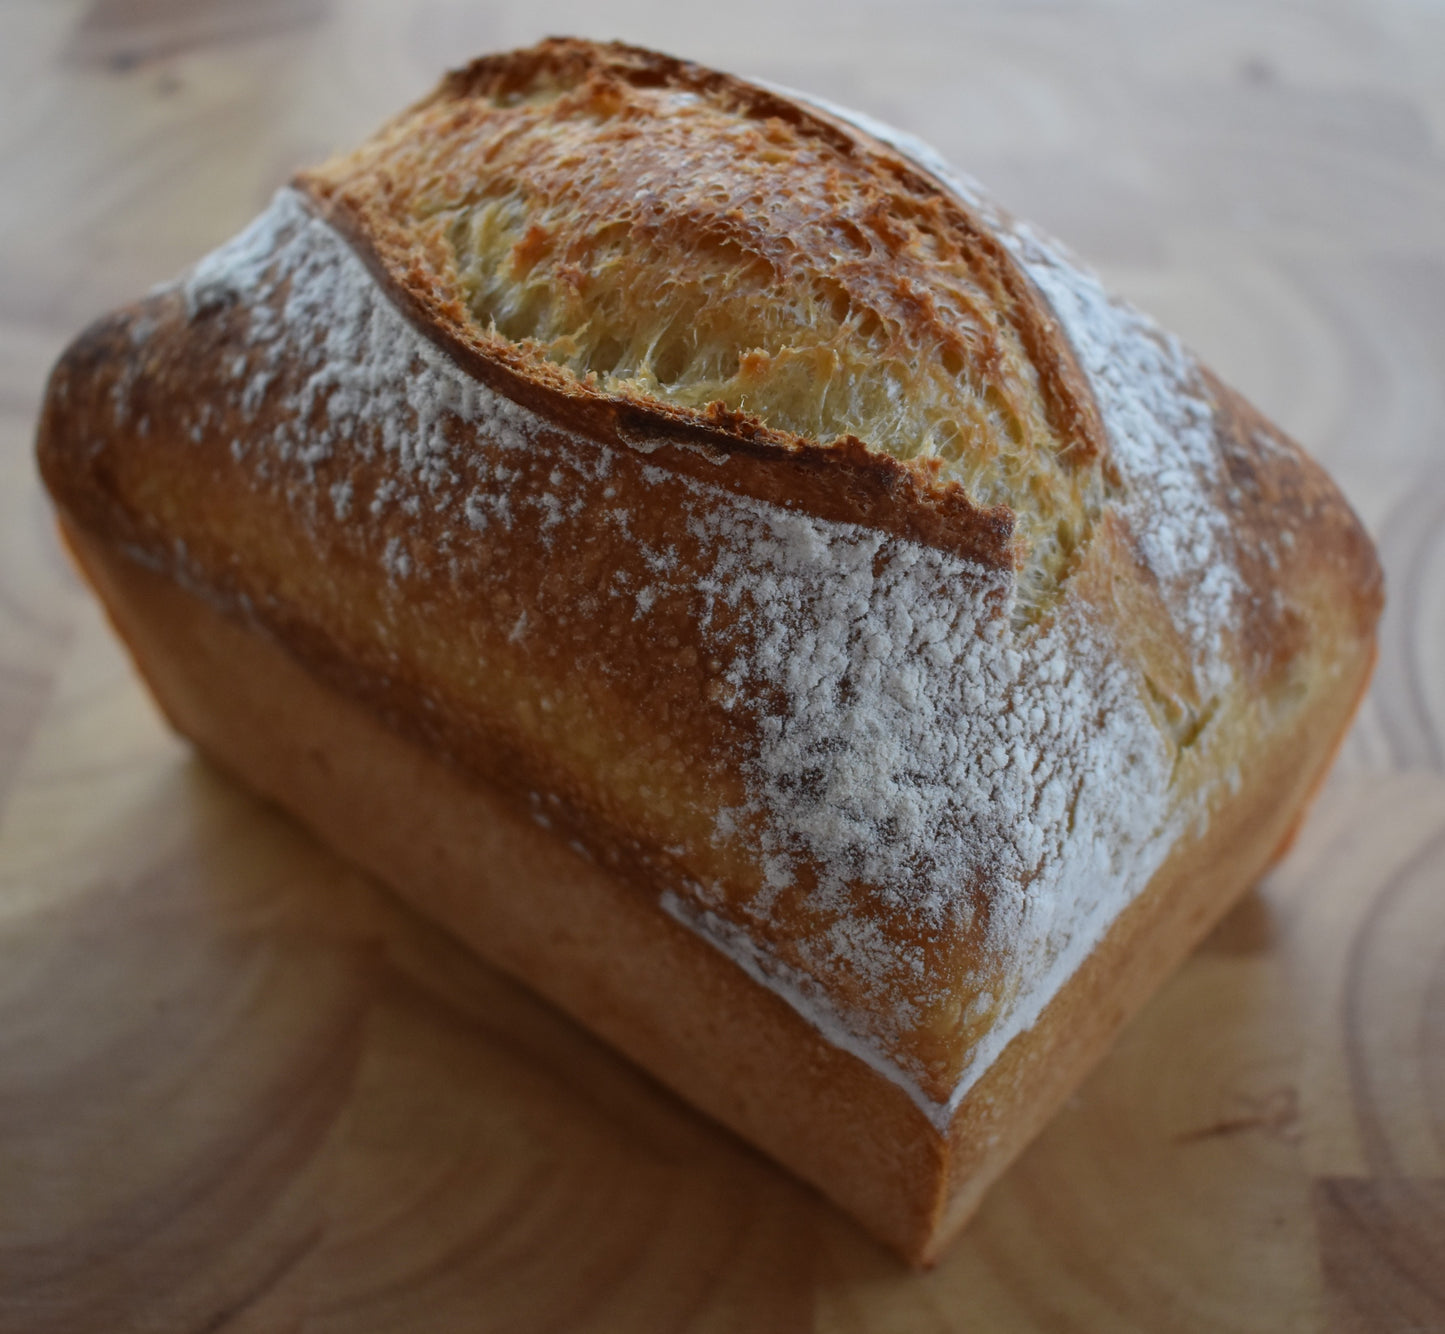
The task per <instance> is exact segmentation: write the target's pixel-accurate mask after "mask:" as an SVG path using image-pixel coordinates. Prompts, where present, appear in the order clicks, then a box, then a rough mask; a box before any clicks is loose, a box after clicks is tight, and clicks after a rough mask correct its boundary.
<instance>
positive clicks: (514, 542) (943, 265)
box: [40, 41, 1380, 1124]
mask: <svg viewBox="0 0 1445 1334" xmlns="http://www.w3.org/2000/svg"><path fill="white" fill-rule="evenodd" d="M40 452H41V463H42V468H43V471H44V474H45V477H46V480H47V482H48V484H49V485H50V487H51V489H52V491H53V492H54V494H55V495H56V497H57V499H58V501H59V502H60V504H61V505H62V506H63V507H64V508H65V509H66V510H67V511H68V512H69V513H70V514H71V516H72V517H73V518H74V519H75V520H76V521H77V522H80V523H82V524H83V525H84V526H85V527H86V528H87V529H88V530H90V531H91V532H93V533H95V534H97V535H99V536H102V537H104V538H106V539H108V540H110V541H111V542H113V543H115V544H117V545H119V546H121V547H123V548H124V549H125V550H127V551H128V552H130V553H131V554H132V555H134V556H135V557H136V558H137V559H140V560H144V561H146V562H148V563H150V564H153V565H156V566H159V567H162V568H164V569H166V570H169V571H170V572H172V573H173V574H174V575H175V577H177V578H179V579H182V580H183V581H185V582H186V583H187V585H188V586H190V587H192V588H193V589H195V590H197V591H198V592H201V593H203V594H204V595H206V596H208V597H211V598H213V599H214V600H216V601H217V602H218V603H219V604H220V605H222V606H223V607H225V608H226V609H227V610H228V611H229V612H230V613H231V614H233V615H235V616H237V617H240V618H243V619H246V620H248V621H250V622H251V623H253V624H254V625H256V626H257V627H258V628H260V629H262V630H263V631H265V632H266V633H269V634H271V635H273V636H275V637H276V638H277V639H278V640H279V641H280V642H282V643H283V644H285V645H286V646H287V648H288V649H289V650H290V651H291V652H292V653H293V654H295V655H296V656H297V657H298V658H299V659H300V660H301V661H303V662H304V663H306V665H307V666H308V667H310V668H311V669H312V670H313V671H315V672H316V673H318V674H319V675H320V676H322V677H323V678H324V679H326V680H327V681H329V682H330V683H332V684H333V685H334V686H336V688H338V689H341V690H344V691H346V692H347V693H349V694H350V695H352V696H353V697H355V698H357V699H359V700H361V701H362V702H364V703H366V704H367V705H368V706H370V707H372V708H374V709H375V710H376V711H377V712H378V713H379V714H380V715H381V716H382V717H384V718H386V719H387V721H388V722H389V723H391V725H393V726H395V727H396V728H397V729H398V730H401V731H403V732H404V733H406V734H408V735H412V736H414V737H416V738H417V739H418V740H419V741H422V742H423V743H425V744H427V745H429V746H431V747H433V748H434V749H436V750H437V751H439V752H440V753H442V754H444V755H446V756H447V757H448V758H449V759H450V760H452V762H454V763H455V764H456V765H457V766H458V767H459V769H461V770H463V771H464V772H466V773H467V774H469V775H471V776H473V777H475V778H476V779H477V780H479V781H483V782H487V783H490V784H493V785H494V786H495V787H497V788H498V789H499V790H501V791H503V792H504V793H506V794H508V795H509V796H510V797H511V798H512V799H513V800H515V801H516V803H517V805H518V808H519V809H522V810H525V811H526V812H528V813H529V814H530V816H531V817H532V818H534V819H536V820H537V821H539V822H540V823H543V824H545V825H547V826H548V827H551V828H553V829H555V830H556V831H557V832H558V834H559V836H560V837H564V838H567V839H568V840H570V841H571V842H572V843H573V845H574V846H575V847H576V848H577V849H578V851H579V853H580V854H581V855H584V856H588V857H592V858H595V859H596V860H598V861H600V862H601V863H603V864H604V865H608V866H611V867H614V868H616V869H617V871H618V872H619V873H620V874H622V875H623V876H625V877H626V878H628V879H630V880H631V881H633V882H634V883H635V884H637V885H638V887H639V891H640V892H645V893H650V894H653V895H655V896H657V898H658V900H659V901H660V902H661V904H662V905H663V907H664V908H665V909H666V910H667V911H668V912H670V913H672V914H673V915H674V916H675V917H677V918H678V919H679V920H680V921H682V922H684V923H685V924H686V925H688V926H689V927H690V928H691V929H694V930H696V931H699V932H701V933H702V934H703V935H705V936H706V937H707V938H708V939H709V940H711V941H712V942H713V943H715V944H716V945H718V946H719V948H722V949H724V950H726V951H727V952H728V953H729V954H730V955H732V957H733V958H735V959H736V960H737V962H738V963H739V965H740V966H742V967H743V968H745V969H747V970H748V971H749V972H750V973H752V975H753V976H754V977H755V978H757V979H758V980H759V981H760V982H762V983H763V984H764V985H767V986H769V987H771V988H772V989H774V990H775V991H777V992H778V993H779V994H780V995H782V996H784V998H785V999H787V1000H788V1002H789V1003H790V1004H792V1005H793V1006H794V1007H795V1008H797V1009H798V1010H799V1011H800V1012H802V1013H803V1014H805V1015H806V1016H807V1017H809V1018H810V1019H811V1020H813V1021H814V1022H815V1023H816V1024H817V1025H818V1026H819V1027H820V1028H821V1029H822V1030H823V1031H824V1032H825V1033H826V1034H827V1035H828V1036H829V1037H830V1038H831V1039H832V1040H834V1041H835V1042H838V1043H839V1044H841V1045H844V1046H846V1047H848V1048H849V1049H851V1050H854V1051H855V1052H857V1054H858V1055H859V1056H860V1057H861V1058H862V1059H864V1060H866V1061H868V1062H869V1063H870V1064H871V1065H873V1066H874V1067H875V1068H877V1069H879V1070H880V1071H882V1072H883V1073H885V1074H886V1075H888V1076H889V1077H890V1078H893V1079H895V1080H897V1081H898V1082H899V1083H900V1084H902V1085H903V1086H904V1087H905V1088H906V1089H907V1090H908V1091H909V1092H910V1094H911V1095H912V1096H913V1097H914V1098H915V1099H916V1101H917V1102H918V1104H919V1105H920V1107H922V1108H923V1109H924V1110H925V1111H926V1112H927V1113H928V1114H929V1115H930V1116H932V1117H934V1118H935V1119H936V1120H937V1121H938V1122H939V1124H943V1123H944V1122H946V1120H947V1117H948V1115H949V1111H950V1108H951V1107H952V1106H953V1105H955V1104H956V1101H957V1099H958V1098H959V1097H960V1096H961V1095H962V1094H963V1093H964V1092H965V1091H966V1090H967V1088H968V1087H970V1086H971V1084H972V1083H973V1082H974V1081H975V1080H976V1079H977V1077H978V1075H979V1074H980V1073H981V1072H982V1071H983V1070H984V1069H986V1068H987V1066H988V1064H989V1063H990V1062H991V1061H992V1060H993V1059H994V1057H995V1056H996V1055H997V1054H998V1052H1000V1051H1001V1050H1002V1049H1003V1047H1004V1045H1006V1043H1007V1042H1008V1041H1009V1039H1010V1038H1011V1037H1012V1036H1013V1035H1014V1034H1015V1033H1017V1032H1018V1031H1020V1030H1021V1029H1022V1028H1025V1027H1027V1026H1028V1025H1030V1024H1031V1023H1032V1022H1033V1021H1034V1019H1035V1018H1036V1017H1037V1015H1038V1014H1039V1013H1040V1011H1041V1010H1042V1007H1043V1006H1044V1005H1046V1004H1047V1002H1048V1000H1049V999H1050V997H1051V996H1053V995H1054V994H1056V992H1057V991H1058V989H1059V987H1060V986H1061V985H1062V983H1063V982H1064V981H1065V980H1067V978H1068V977H1069V976H1070V975H1071V973H1072V972H1073V970H1074V969H1075V968H1076V967H1077V966H1078V964H1079V962H1080V961H1081V960H1082V959H1083V958H1085V957H1087V955H1088V954H1089V952H1090V951H1091V950H1092V949H1093V948H1094V947H1095V945H1097V943H1098V942H1099V940H1100V939H1101V938H1102V936H1103V934H1104V933H1105V932H1106V931H1107V929H1108V927H1109V925H1110V924H1111V923H1112V922H1113V921H1114V920H1115V919H1116V918H1117V917H1118V915H1119V913H1120V912H1122V911H1123V910H1124V908H1125V907H1127V905H1128V904H1129V903H1130V902H1131V901H1132V900H1133V899H1134V897H1135V896H1137V894H1138V893H1139V892H1140V891H1141V890H1142V888H1143V887H1144V886H1145V885H1146V884H1147V883H1148V882H1149V879H1150V877H1151V876H1152V875H1153V874H1154V872H1155V871H1156V870H1157V869H1158V867H1159V866H1160V865H1161V864H1162V863H1163V861H1164V859H1165V858H1166V857H1167V856H1168V855H1170V853H1171V851H1172V850H1174V849H1176V848H1177V847H1178V846H1179V845H1180V844H1181V843H1183V842H1187V841H1188V840H1189V839H1191V838H1193V837H1195V836H1196V834H1197V832H1198V830H1199V829H1200V828H1201V827H1202V826H1203V825H1204V824H1205V823H1207V821H1208V819H1209V816H1210V811H1211V809H1212V807H1213V806H1214V805H1216V804H1217V803H1218V802H1219V801H1220V800H1221V799H1222V796H1223V794H1226V793H1227V792H1229V791H1230V790H1231V789H1232V788H1234V787H1237V786H1238V784H1239V782H1240V778H1241V774H1242V773H1246V772H1247V771H1248V767H1249V765H1250V763H1251V758H1252V756H1254V755H1256V754H1258V753H1259V751H1260V748H1261V747H1263V746H1265V745H1267V744H1268V743H1269V738H1270V737H1271V736H1273V735H1276V734H1278V733H1279V732H1280V731H1281V729H1287V728H1289V727H1291V726H1294V725H1295V724H1296V722H1297V720H1298V719H1299V718H1301V717H1303V716H1306V715H1305V713H1304V712H1303V711H1305V710H1307V709H1308V708H1309V705H1310V703H1311V701H1312V700H1313V699H1314V698H1315V697H1316V695H1317V694H1318V693H1319V692H1320V691H1321V690H1322V689H1323V688H1324V686H1325V683H1327V682H1328V681H1329V680H1331V679H1333V677H1334V676H1335V675H1336V674H1338V673H1339V672H1341V671H1344V670H1347V669H1349V668H1350V666H1351V664H1358V662H1359V661H1360V660H1361V659H1362V658H1363V657H1365V656H1367V655H1368V654H1369V652H1370V645H1371V643H1372V634H1373V626H1374V622H1375V619H1376V617H1377V615H1378V610H1379V604H1380V582H1379V573H1378V568H1377V566H1376V564H1375V561H1374V556H1373V552H1372V550H1371V547H1370V544H1369V541H1368V539H1367V538H1366V537H1365V535H1364V534H1363V532H1362V530H1361V528H1360V526H1359V524H1358V522H1357V521H1356V520H1355V518H1354V516H1353V515H1352V514H1351V513H1350V511H1349V509H1348V507H1347V506H1346V505H1345V503H1344V502H1343V500H1342V499H1341V498H1340V496H1339V495H1338V493H1337V492H1336V490H1335V489H1334V487H1333V486H1332V485H1331V484H1330V482H1329V480H1328V479H1327V478H1326V477H1325V476H1324V474H1323V473H1322V472H1321V471H1320V470H1319V469H1318V468H1317V467H1316V466H1315V465H1314V464H1313V463H1311V462H1310V461H1309V460H1308V459H1307V458H1306V457H1305V456H1304V455H1303V454H1302V452H1301V451H1300V450H1299V449H1298V448H1297V447H1296V446H1295V445H1294V444H1292V443H1291V442H1290V441H1289V440H1287V439H1286V438H1285V437H1284V436H1283V435H1282V434H1281V433H1280V432H1279V431H1278V430H1277V429H1276V428H1274V427H1273V426H1271V425H1270V424H1269V423H1268V422H1267V421H1265V420H1264V419H1263V418H1262V417H1260V416H1259V414H1257V413H1256V412H1254V411H1253V410H1252V409H1251V408H1249V407H1248V406H1247V405H1246V404H1244V403H1243V402H1242V401H1241V400H1240V399H1239V398H1238V397H1237V396H1236V395H1234V394H1232V393H1231V392H1230V391H1228V390H1227V389H1225V388H1224V387H1223V386H1222V385H1220V384H1219V383H1218V382H1217V381H1216V380H1215V379H1214V378H1213V377H1212V376H1211V375H1209V373H1208V372H1207V371H1205V370H1203V369H1202V368H1201V367H1200V366H1199V365H1198V364H1197V363H1196V361H1195V360H1194V358H1193V357H1192V356H1190V354H1189V353H1188V352H1187V351H1186V350H1185V349H1184V348H1183V347H1182V346H1181V345H1180V344H1179V343H1178V341H1177V340H1176V339H1174V338H1172V337H1171V336H1169V335H1168V334H1165V333H1164V332H1162V331H1161V330H1159V329H1158V328H1157V326H1155V325H1154V324H1153V323H1152V322H1151V321H1149V320H1148V319H1147V318H1146V317H1144V316H1142V315H1140V314H1139V313H1138V312H1137V311H1134V310H1133V309H1132V308H1130V307H1129V306H1127V305H1125V304H1123V303H1120V302H1118V301H1115V300H1113V299H1111V298H1110V297H1108V296H1107V295H1106V294H1105V293H1104V292H1103V290H1102V289H1101V288H1100V286H1099V284H1098V282H1097V280H1096V279H1095V278H1094V277H1093V276H1092V275H1090V274H1089V273H1087V272H1086V271H1085V270H1083V269H1082V268H1081V267H1080V266H1079V265H1078V264H1077V262H1076V261H1074V260H1073V259H1072V258H1071V257H1070V256H1069V255H1068V254H1067V253H1066V252H1064V251H1063V250H1062V249H1061V248H1060V247H1058V246H1057V245H1056V244H1055V243H1053V242H1051V241H1049V240H1048V239H1046V238H1044V237H1042V236H1040V235H1039V234H1037V233H1036V232H1034V231H1033V230H1031V229H1030V228H1028V227H1026V226H1023V225H1020V224H1016V223H1014V222H1013V221H1012V220H1011V219H1009V218H1008V217H1007V216H1006V215H1004V214H1003V213H1002V212H1001V211H1000V210H998V209H997V208H996V207H995V206H994V205H993V204H992V203H991V202H990V201H989V200H988V198H987V196H986V195H985V194H984V193H983V192H982V191H981V190H980V189H979V188H978V187H977V186H976V185H974V184H973V183H971V182H968V181H966V180H964V179H961V178H958V177H956V176H954V175H953V174H952V173H950V172H949V171H948V169H947V168H946V167H944V166H943V165H942V164H941V163H939V162H938V161H937V160H936V158H934V157H933V156H932V155H931V154H930V153H929V152H928V150H926V149H925V148H923V147H922V146H921V145H917V144H915V143H912V142H911V141H908V140H906V139H905V138H904V137H902V136H898V135H896V134H895V133H893V132H891V131H888V130H886V129H885V128H884V127H881V126H877V125H875V124H873V123H871V122H867V121H865V120H862V119H861V118H857V117H850V116H849V115H848V114H847V113H842V112H839V111H837V110H836V109H830V108H826V107H822V106H816V105H813V104H809V103H807V102H804V101H802V100H800V99H798V98H795V97H791V96H788V95H785V94H782V93H779V92H775V91H772V90H768V89H763V88H759V87H755V86H752V85H749V84H746V83H743V82H741V81H739V80H736V79H732V78H729V77H728V76H725V75H721V74H717V73H714V72H712V71H707V70H702V69H699V68H698V67H696V66H692V65H688V64H685V63H682V62H678V61H674V60H670V59H668V58H666V57H662V56H658V55H655V54H652V53H649V52H641V51H637V50H635V49H632V48H627V47H620V46H600V45H594V44H590V43H583V42H575V41H554V42H548V43H544V44H542V45H541V46H539V47H537V48H534V49H532V50H530V51H524V52H517V53H512V54H510V55H504V56H497V57H491V58H488V59H485V60H482V61H479V62H477V63H476V64H475V65H473V66H471V67H469V68H468V69H466V70H463V71H460V72H458V73H456V74H454V75H452V76H450V77H449V78H448V79H447V80H445V81H444V82H443V84H442V85H441V87H440V88H439V89H438V90H437V92H436V93H434V94H433V95H432V96H431V97H430V98H428V99H426V100H425V101H423V102H422V103H420V104H419V105H418V106H417V107H415V108H413V109H412V110H411V111H409V112H407V113H405V114H403V115H402V116H401V117H399V118H398V119H397V120H395V121H393V122H392V123H391V124H390V125H388V126H387V127H385V128H384V129H383V130H382V131H381V133H380V134H379V135H378V136H377V137H376V138H375V139H373V140H372V141H371V142H369V143H368V144H367V145H365V146H363V147H362V148H361V149H359V150H358V151H357V152H355V153H353V154H350V155H347V156H344V157H342V158H339V159H336V160H335V161H333V162H331V163H328V164H326V165H324V166H323V167H321V168H318V169H316V170H315V171H313V172H309V173H306V174H304V175H303V176H301V177H300V178H298V180H297V182H296V184H295V186H294V187H293V188H290V189H288V190H285V191H283V192H281V194H280V195H278V197H277V199H276V201H275V202H274V203H273V205H272V206H271V208H270V209H269V210H268V211H267V212H266V213H265V214H264V215H263V216H262V218H260V219H258V221H257V222H256V224H254V225H253V226H252V227H251V228H250V229H248V231H247V232H245V233H243V234H242V235H241V236H240V237H238V238H237V239H236V240H235V241H233V242H231V243H230V244H229V245H227V246H226V247H223V248H222V249H221V250H220V251H218V252H216V254H214V255H212V256H210V257H208V258H207V259H206V260H204V261H202V263H201V264H200V265H198V266H197V268H196V269H195V270H194V271H193V272H192V273H191V274H189V275H187V276H186V278H185V279H183V280H182V281H181V282H180V283H178V284H176V285H174V286H173V287H171V288H168V289H166V290H163V291H160V292H158V293H156V294H153V295H152V296H151V297H150V298H148V299H147V300H146V301H145V302H142V303H139V304H137V305H136V306H134V307H131V308H129V309H128V310H126V311H122V312H119V313H118V314H117V315H115V316H112V317H109V318H108V319H107V320H104V321H102V322H101V323H100V324H99V325H97V326H96V327H95V328H94V329H92V330H91V331H90V332H89V333H88V334H87V335H85V336H84V337H83V338H82V339H81V340H79V342H77V344H76V345H75V346H74V347H73V348H72V349H71V350H70V352H69V353H67V355H66V357H65V359H63V361H62V363H61V365H60V366H59V367H58V368H57V371H56V374H55V377H54V379H53V381H52V385H51V390H50V394H49V396H48V399H47V406H46V412H45V417H44V419H43V421H42V425H41V437H40ZM404 799H405V795H404V794H399V800H404Z"/></svg>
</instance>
